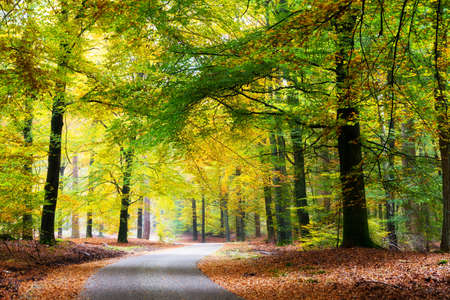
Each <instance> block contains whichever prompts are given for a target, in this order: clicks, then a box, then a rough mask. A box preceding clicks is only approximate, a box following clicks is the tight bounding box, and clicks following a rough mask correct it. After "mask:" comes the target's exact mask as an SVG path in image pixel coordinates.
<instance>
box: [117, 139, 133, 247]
mask: <svg viewBox="0 0 450 300" xmlns="http://www.w3.org/2000/svg"><path fill="white" fill-rule="evenodd" d="M129 147H130V148H129V149H128V150H125V151H124V150H123V149H122V153H123V156H124V159H125V168H124V171H123V185H122V191H121V192H122V195H121V198H122V201H121V207H120V222H119V234H118V236H117V242H118V243H128V217H129V216H128V207H129V206H130V188H131V171H132V164H133V150H132V149H131V147H132V146H129Z"/></svg>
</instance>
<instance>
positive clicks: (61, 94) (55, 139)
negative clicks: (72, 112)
mask: <svg viewBox="0 0 450 300" xmlns="http://www.w3.org/2000/svg"><path fill="white" fill-rule="evenodd" d="M61 4H62V7H61V15H60V16H61V18H60V24H64V25H65V24H66V23H67V21H68V7H67V4H66V3H65V2H61ZM65 39H66V38H63V40H62V41H61V42H60V46H59V48H60V50H61V53H62V55H61V57H59V58H58V70H57V72H58V74H60V75H61V77H60V78H65V76H66V73H67V70H66V67H67V63H68V57H69V54H70V48H69V45H68V42H67V41H66V40H65ZM55 93H56V96H55V97H54V98H53V104H52V116H51V121H50V123H51V126H50V142H49V149H48V167H47V178H46V180H45V186H44V205H43V208H42V218H41V231H40V234H39V242H40V243H41V244H48V245H52V244H55V242H56V241H55V210H56V202H57V199H58V186H59V170H60V167H61V134H62V129H63V125H64V121H63V116H64V110H65V107H66V99H65V96H66V95H65V93H66V82H65V79H63V80H61V81H57V82H56V84H55Z"/></svg>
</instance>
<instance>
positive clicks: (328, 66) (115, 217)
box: [0, 0, 450, 299]
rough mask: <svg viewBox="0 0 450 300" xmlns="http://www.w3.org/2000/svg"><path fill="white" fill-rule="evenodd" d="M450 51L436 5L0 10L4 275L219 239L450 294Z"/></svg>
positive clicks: (19, 4) (46, 1)
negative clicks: (374, 264) (57, 255)
mask: <svg viewBox="0 0 450 300" xmlns="http://www.w3.org/2000/svg"><path fill="white" fill-rule="evenodd" d="M447 36H448V2H447V1H443V0H426V1H425V0H227V1H225V0H215V1H211V0H148V1H144V0H134V1H131V0H120V1H117V0H0V82H1V84H0V118H1V119H0V122H1V126H0V270H1V269H2V267H3V268H6V269H7V267H8V266H9V265H8V264H9V263H10V259H11V257H14V259H15V260H16V261H17V259H18V257H19V255H18V254H17V253H18V252H20V251H21V250H20V249H25V248H27V247H29V249H31V250H29V251H30V253H29V255H30V256H31V257H32V258H33V259H30V261H31V260H34V258H35V256H36V257H38V258H36V261H37V260H40V259H43V257H44V256H43V255H44V252H45V251H47V250H48V249H60V248H58V247H60V246H58V245H69V244H65V243H71V244H70V245H75V246H70V247H75V248H73V249H78V248H76V247H85V248H86V249H90V250H89V251H94V250H92V249H94V248H95V247H94V246H92V247H91V246H89V243H92V244H97V246H98V245H102V244H105V245H106V243H107V244H109V246H108V247H109V248H108V249H103V248H102V249H103V250H102V251H110V252H111V253H109V252H108V253H106V252H105V253H103V252H95V253H97V254H98V257H97V256H96V255H97V254H95V255H94V254H92V253H91V252H89V251H88V250H83V251H84V252H83V251H82V250H79V249H78V250H77V251H78V252H76V253H78V254H77V255H78V257H80V255H81V254H79V253H82V254H83V253H87V256H86V257H87V258H86V261H87V260H89V261H90V260H98V259H106V258H111V257H115V256H116V254H113V253H112V252H114V251H116V252H117V251H119V252H120V251H122V252H123V251H124V249H126V247H131V246H132V245H138V244H139V245H141V246H142V245H147V246H145V247H150V246H148V245H153V246H151V247H166V246H167V247H174V249H171V250H170V251H178V249H177V247H178V246H179V245H178V242H179V241H182V242H188V243H191V242H192V241H198V242H199V243H200V242H203V243H205V242H220V243H224V245H225V248H223V249H222V250H220V251H222V252H223V253H224V254H223V255H225V256H227V255H229V254H230V253H234V252H233V251H235V252H239V251H241V252H242V253H244V252H245V251H244V250H242V249H247V248H248V247H250V248H252V247H253V248H252V249H253V250H251V253H253V254H254V253H257V255H260V256H264V257H266V256H267V259H273V257H272V256H271V255H272V254H273V255H280V257H281V256H282V257H283V259H287V258H286V257H288V256H287V255H288V254H287V253H288V252H289V253H290V254H289V255H291V254H292V253H293V254H292V255H293V256H292V259H294V257H297V256H295V255H297V254H296V253H303V254H301V255H305V257H306V255H308V257H310V256H313V255H314V254H313V253H316V252H314V251H325V252H318V253H327V254H326V255H328V256H330V255H334V254H335V253H339V255H342V256H346V257H353V256H352V255H356V254H355V253H359V254H358V255H362V256H364V255H372V254H373V257H374V259H375V260H376V257H378V256H379V257H382V256H383V255H384V254H383V255H382V254H380V253H386V254H385V256H386V255H392V257H395V259H398V260H400V261H402V260H408V259H409V258H411V257H415V258H416V259H417V262H419V261H420V260H422V259H423V260H424V261H426V260H427V259H429V260H432V261H433V262H432V263H430V264H433V268H439V270H438V271H436V270H437V269H436V270H435V271H433V272H435V273H436V272H437V273H439V272H440V273H439V274H440V275H439V276H438V275H436V276H437V277H436V276H435V277H436V278H437V279H436V280H435V281H434V283H433V284H435V286H432V287H431V288H430V290H433V289H434V292H433V293H434V294H433V293H432V294H424V295H425V296H423V295H422V294H420V292H418V291H417V290H414V288H415V287H414V288H408V289H409V290H408V293H410V292H411V293H413V295H414V296H415V297H419V296H420V295H422V296H423V298H433V297H436V298H435V299H443V298H442V297H444V298H445V297H448V296H449V293H450V291H449V288H448V286H449V285H450V284H449V283H450V265H449V264H448V263H447V261H448V259H450V257H449V255H448V253H449V252H450V159H449V152H450V146H449V145H450V122H449V115H450V113H449V108H448V106H449V105H448V104H449V103H448V91H447V90H448V88H447V85H448V78H447V74H448V66H449V64H448V53H449V51H448V48H447ZM102 239H103V240H102ZM105 241H107V242H105ZM142 243H144V244H142ZM81 244H82V245H85V246H80V245H81ZM113 244H114V245H117V247H118V248H120V250H117V249H112V248H114V247H116V246H111V245H113ZM21 245H22V246H21ZM127 245H128V246H127ZM141 246H139V247H141ZM55 247H56V248H55ZM61 247H66V246H61ZM136 247H137V246H136ZM142 247H144V246H142ZM233 247H237V248H239V249H240V250H239V249H238V250H236V249H235V248H233ZM255 247H256V248H255ZM91 248H92V249H91ZM27 249H28V248H27ZM39 249H41V250H39ZM42 249H43V250H42ZM45 249H47V250H45ZM64 249H65V250H64V251H69V250H68V249H66V248H64ZM73 249H72V250H73ZM83 249H84V248H83ZM95 249H97V248H95ZM133 249H134V248H133ZM149 249H150V248H149ZM224 249H225V250H224ZM233 249H234V250H233ZM352 249H353V250H352ZM72 250H70V251H72ZM247 250H248V249H247ZM33 251H35V252H36V253H37V254H36V255H35V254H32V253H34V252H33ZM42 251H44V252H42ZM73 251H74V250H73ZM80 251H81V252H80ZM86 251H87V252H86ZM95 251H100V250H98V249H97V250H95ZM133 251H134V250H133ZM180 251H181V250H180ZM243 251H244V252H243ZM249 251H250V250H249ZM327 251H328V252H327ZM330 251H331V252H330ZM349 251H350V252H349ZM352 251H357V252H352ZM358 251H366V252H358ZM380 251H382V252H380ZM241 252H239V253H241ZM89 253H91V254H89ZM101 253H103V254H101ZM242 253H241V256H242V257H241V256H239V261H240V262H239V263H242V264H244V263H245V262H244V261H246V260H247V259H250V260H251V259H253V258H251V257H250V258H249V257H247V256H246V255H247V254H248V253H247V254H242ZM274 253H276V254H274ZM280 253H281V254H280ZM47 254H48V255H53V254H51V251H50V252H49V253H47ZM47 254H45V255H47ZM66 254H67V253H66ZM83 255H84V254H83ZM121 255H122V254H121ZM248 255H250V254H248ZM255 255H256V254H255ZM283 255H284V256H283ZM299 255H300V254H299ZM321 255H322V254H321ZM421 255H424V256H421ZM429 255H430V256H429ZM433 255H437V256H436V257H435V256H433ZM64 256H65V258H62V259H65V260H67V257H69V256H70V255H69V254H67V255H62V257H64ZM250 256H251V255H250ZM289 257H290V256H289ZM339 257H341V256H339ZM355 257H356V256H355ZM14 259H13V260H14ZM214 259H216V260H217V259H218V258H217V257H216V258H209V260H208V259H207V260H206V261H203V262H202V263H201V264H200V268H201V269H202V271H203V273H205V274H206V275H208V276H209V277H210V278H212V279H213V280H214V281H215V282H216V283H219V284H220V285H222V286H224V287H225V288H227V289H231V290H232V286H233V285H234V284H229V286H227V284H225V283H221V280H224V279H217V278H215V277H214V276H216V275H217V273H214V272H212V271H211V272H210V273H211V274H210V273H208V270H205V268H206V269H207V268H208V266H209V267H211V264H216V263H220V262H218V261H215V260H214ZM258 259H260V258H258ZM295 259H297V260H298V259H299V258H298V257H297V258H295ZM305 259H309V258H305ZM358 259H360V258H358V257H356V258H354V259H353V260H352V259H350V261H351V262H354V261H358ZM380 259H381V258H380ZM433 259H434V260H433ZM392 260H394V258H392ZM27 261H28V260H27ZM6 262H8V263H6ZM33 263H34V262H33ZM65 263H67V261H66V262H65ZM229 263H230V262H229ZM231 263H235V262H234V261H231ZM274 263H275V264H276V262H274ZM324 263H325V262H324ZM327 263H332V262H329V261H327ZM333 263H334V262H333ZM36 264H37V265H39V263H37V262H36ZM42 264H43V263H40V265H42ZM52 264H56V261H53V260H49V261H48V265H49V266H50V265H52ZM293 264H294V265H295V262H294V263H292V262H291V261H289V262H286V267H289V266H294V265H293ZM37 265H34V268H38V267H36V266H37ZM267 265H268V268H269V266H270V264H269V263H267ZM30 266H31V265H29V264H28V265H27V268H31V267H30ZM272 266H273V265H272ZM417 266H418V267H417V268H421V267H422V266H420V263H417ZM234 267H235V268H244V266H234ZM15 268H18V267H17V266H15ZM211 268H212V267H211ZM215 268H216V269H217V268H218V267H217V266H216V267H215ZM283 268H284V266H283ZM430 268H431V267H430ZM6 269H5V270H6ZM10 269H11V268H10ZM216 269H215V270H216ZM297 269H298V268H297ZM230 270H231V269H230ZM427 270H428V271H429V270H430V269H427ZM433 270H434V269H433ZM216 271H217V270H216ZM319 271H322V270H319ZM5 272H6V271H5ZM7 272H10V271H7ZM7 272H6V273H7ZM229 272H231V271H229ZM323 272H324V273H326V274H322V275H321V273H316V274H313V275H317V274H318V276H319V277H320V276H325V275H328V270H326V271H323ZM377 272H382V271H380V270H378V271H377ZM418 272H419V271H418ZM420 272H422V271H420ZM430 272H432V271H430ZM6 273H5V274H6ZM241 273H242V272H241ZM437 273H436V274H437ZM246 274H250V275H246ZM251 274H256V275H251ZM274 274H275V275H274ZM280 274H281V273H280V272H278V271H276V272H275V273H274V272H272V275H273V277H279V276H284V275H280ZM283 274H284V273H283ZM286 274H288V273H286ZM433 274H434V273H433ZM310 275H311V274H310ZM313 275H311V276H313ZM2 276H3V277H2ZM2 276H0V291H1V290H2V288H4V289H6V290H8V286H9V287H11V281H9V283H6V284H3V285H2V282H3V281H5V280H7V278H6V277H7V276H6V275H2ZM5 276H6V277H5ZM239 276H240V278H241V279H240V280H241V281H239V282H242V280H243V279H242V278H244V277H246V278H247V277H255V276H256V277H257V276H258V274H257V271H255V273H244V275H242V274H240V275H239ZM286 276H287V277H289V276H288V275H286ZM424 276H425V275H424ZM427 276H428V275H427ZM430 276H431V275H430ZM435 277H432V278H435ZM311 278H313V277H311ZM311 278H310V277H308V278H307V279H305V280H304V282H305V284H307V285H311V286H314V284H316V285H317V284H321V282H322V281H321V279H315V277H314V278H313V279H311ZM426 278H428V277H426ZM426 278H425V279H424V280H426ZM430 278H431V277H430ZM250 279H251V278H250ZM250 279H248V278H247V279H246V280H250ZM2 280H3V281H2ZM236 280H237V279H236ZM433 280H434V279H433ZM433 280H431V282H433ZM19 281H20V280H19ZM225 281H226V280H225ZM316 281H318V282H316ZM372 281H373V282H372ZM372 281H371V282H372V283H371V284H373V283H374V282H376V283H378V284H379V281H375V280H372ZM426 281H427V282H426V283H425V284H429V282H430V280H426ZM229 282H230V281H229ZM237 282H238V281H236V282H235V285H236V286H237V285H239V284H241V283H237ZM364 284H367V283H364ZM383 284H384V285H381V284H379V285H378V286H382V287H383V291H382V294H377V295H378V296H377V297H387V294H388V292H387V291H386V289H391V291H390V294H389V295H390V296H392V295H393V298H389V299H403V298H402V297H405V298H404V299H407V298H409V297H408V296H407V295H409V296H410V295H411V294H407V292H406V290H405V289H406V288H405V287H402V288H398V286H399V285H400V283H396V284H391V285H390V286H387V283H383ZM358 285H359V286H356V287H358V288H362V284H359V283H358ZM19 286H20V284H19V283H17V284H16V290H14V291H15V292H18V291H19ZM356 287H355V288H356ZM364 289H365V290H370V289H369V288H368V287H366V288H364ZM411 289H412V290H411ZM439 289H441V290H439ZM245 290H246V291H245V292H242V291H241V292H239V291H238V292H236V291H234V290H232V292H233V293H235V294H238V295H240V296H241V297H244V298H245V299H288V298H289V299H293V298H292V296H289V297H288V296H280V298H277V297H278V296H277V297H276V296H274V295H271V296H268V295H265V296H260V298H258V297H257V296H252V295H251V294H252V293H251V292H248V287H247V288H245ZM372 290H373V289H372ZM311 291H312V290H311ZM442 291H443V292H442ZM10 292H11V291H10ZM372 292H373V291H372ZM399 293H400V294H399ZM402 293H403V294H402ZM436 293H437V294H436ZM446 293H447V294H446ZM0 295H1V293H0ZM311 295H313V296H310V297H311V299H314V298H316V299H319V298H320V295H319V294H315V295H316V296H314V294H311ZM364 295H365V296H364ZM364 295H362V296H361V297H362V298H361V299H364V298H367V297H366V296H367V294H364ZM380 295H381V296H380ZM399 295H400V296H399ZM347 296H348V295H347ZM347 296H345V295H343V294H342V295H340V296H339V295H335V298H336V299H338V298H339V299H345V298H346V297H347ZM422 296H420V297H419V298H422ZM0 297H1V296H0ZM36 297H37V296H36ZM61 297H62V296H61ZM64 297H67V298H70V297H69V296H64ZM252 297H257V298H252ZM283 297H286V298H283ZM297 297H298V296H297ZM323 297H324V298H326V295H323ZM41 298H42V297H41ZM44 298H45V297H44ZM49 299H51V297H50V298H49ZM55 299H56V298H55ZM93 299H97V298H95V297H93ZM98 299H110V298H101V297H100V298H98ZM121 299H127V298H121ZM130 299H132V298H130ZM135 299H138V298H135ZM147 299H153V298H147ZM174 299H177V298H174ZM189 299H190V298H189ZM192 299H203V298H201V297H198V298H195V297H194V298H192ZM205 299H232V298H205ZM296 299H297V298H296ZM301 299H303V298H301ZM304 299H309V298H308V297H306V298H304ZM374 299H380V298H374ZM433 299H434V298H433ZM446 299H447V298H446Z"/></svg>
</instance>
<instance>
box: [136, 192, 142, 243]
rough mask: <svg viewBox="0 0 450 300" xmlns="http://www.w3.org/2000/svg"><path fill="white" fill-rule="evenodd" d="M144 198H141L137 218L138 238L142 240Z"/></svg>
mask: <svg viewBox="0 0 450 300" xmlns="http://www.w3.org/2000/svg"><path fill="white" fill-rule="evenodd" d="M142 200H143V198H142V197H140V198H139V207H138V217H137V234H136V236H137V238H138V239H142V204H143V201H142Z"/></svg>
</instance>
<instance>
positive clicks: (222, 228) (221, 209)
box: [220, 199, 225, 237]
mask: <svg viewBox="0 0 450 300" xmlns="http://www.w3.org/2000/svg"><path fill="white" fill-rule="evenodd" d="M224 235H225V223H224V215H223V199H220V237H224Z"/></svg>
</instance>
